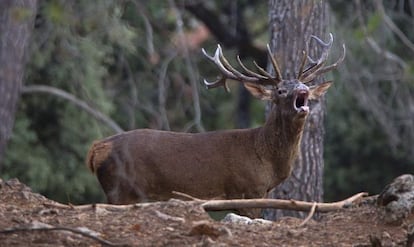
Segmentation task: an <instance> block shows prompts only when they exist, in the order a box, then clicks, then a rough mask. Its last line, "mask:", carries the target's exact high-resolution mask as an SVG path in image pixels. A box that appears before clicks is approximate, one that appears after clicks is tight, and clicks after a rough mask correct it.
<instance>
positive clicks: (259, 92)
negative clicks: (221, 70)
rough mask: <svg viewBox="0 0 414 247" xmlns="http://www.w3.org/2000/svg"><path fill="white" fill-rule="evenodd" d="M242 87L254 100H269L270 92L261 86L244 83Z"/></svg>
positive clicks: (270, 97)
mask: <svg viewBox="0 0 414 247" xmlns="http://www.w3.org/2000/svg"><path fill="white" fill-rule="evenodd" d="M243 85H244V87H245V88H246V89H247V90H248V91H249V92H250V93H251V94H252V95H253V96H254V97H256V98H258V99H261V100H271V99H272V90H270V89H267V88H265V87H264V86H262V85H256V84H253V83H248V82H245V83H243Z"/></svg>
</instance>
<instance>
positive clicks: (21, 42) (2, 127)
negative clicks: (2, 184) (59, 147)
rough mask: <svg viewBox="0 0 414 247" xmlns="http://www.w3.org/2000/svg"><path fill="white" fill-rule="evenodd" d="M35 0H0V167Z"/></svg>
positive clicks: (29, 33) (10, 123)
mask: <svg viewBox="0 0 414 247" xmlns="http://www.w3.org/2000/svg"><path fill="white" fill-rule="evenodd" d="M36 8H37V0H2V1H0V123H1V124H0V169H1V164H2V160H3V158H4V152H5V149H6V144H7V141H8V140H9V139H10V136H11V133H12V128H13V124H14V115H15V112H16V108H17V102H18V100H19V95H20V89H21V85H22V81H23V75H24V67H25V62H26V56H27V55H26V53H27V47H28V45H29V41H30V36H31V33H32V30H33V26H34V19H35V15H36Z"/></svg>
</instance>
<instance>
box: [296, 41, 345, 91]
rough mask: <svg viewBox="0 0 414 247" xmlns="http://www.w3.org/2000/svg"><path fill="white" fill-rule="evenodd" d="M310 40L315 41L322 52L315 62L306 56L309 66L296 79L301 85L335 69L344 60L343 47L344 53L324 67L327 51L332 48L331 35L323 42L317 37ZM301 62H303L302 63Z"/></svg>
mask: <svg viewBox="0 0 414 247" xmlns="http://www.w3.org/2000/svg"><path fill="white" fill-rule="evenodd" d="M311 38H313V39H315V41H316V42H317V43H318V44H319V45H321V46H322V47H323V51H322V54H321V56H320V57H319V58H318V59H317V60H316V61H315V60H313V59H312V58H311V57H310V56H307V58H308V60H309V61H310V66H309V67H308V68H307V69H305V70H304V71H303V72H302V73H300V74H299V76H298V79H299V80H300V81H302V82H303V83H307V82H310V81H312V80H313V79H315V77H317V76H318V75H321V74H323V73H326V72H328V71H330V70H332V69H334V68H336V67H337V66H338V65H339V64H340V63H341V62H342V61H343V60H344V58H345V46H343V47H344V53H343V55H342V56H341V57H340V58H339V59H338V61H336V63H334V64H332V65H329V66H327V67H324V65H325V63H326V61H327V59H328V55H329V51H330V49H331V47H332V43H333V35H332V33H330V34H329V41H328V42H326V43H325V42H324V41H322V40H321V39H319V38H318V37H316V36H314V35H312V36H311ZM302 62H303V61H302Z"/></svg>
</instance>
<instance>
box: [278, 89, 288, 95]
mask: <svg viewBox="0 0 414 247" xmlns="http://www.w3.org/2000/svg"><path fill="white" fill-rule="evenodd" d="M277 93H278V94H279V95H283V94H287V90H286V89H283V88H279V89H278V90H277Z"/></svg>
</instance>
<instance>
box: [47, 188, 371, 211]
mask: <svg viewBox="0 0 414 247" xmlns="http://www.w3.org/2000/svg"><path fill="white" fill-rule="evenodd" d="M174 193H175V194H178V195H181V196H184V197H187V198H194V199H195V201H194V202H201V206H202V207H203V208H204V210H210V211H217V210H230V209H240V208H276V209H287V210H295V211H310V210H311V209H312V207H313V206H314V204H315V203H314V202H304V201H296V200H282V199H233V200H201V199H197V198H195V197H192V196H190V195H187V194H184V193H181V192H174ZM367 195H368V193H366V192H361V193H358V194H355V195H353V196H351V197H349V198H347V199H345V200H342V201H338V202H331V203H322V202H319V203H316V206H315V211H317V212H329V211H335V210H338V209H342V208H344V207H346V206H348V205H350V204H352V203H353V202H354V201H356V200H358V199H360V198H362V197H364V196H367ZM156 203H162V202H153V203H151V202H147V203H136V204H129V205H111V204H102V203H99V204H87V205H80V206H73V205H70V206H69V205H66V204H61V203H57V202H56V203H44V204H43V205H44V206H48V207H56V208H61V209H75V210H89V209H96V208H104V209H109V210H129V209H133V208H142V207H147V206H152V205H154V204H156Z"/></svg>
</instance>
